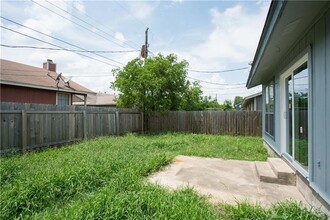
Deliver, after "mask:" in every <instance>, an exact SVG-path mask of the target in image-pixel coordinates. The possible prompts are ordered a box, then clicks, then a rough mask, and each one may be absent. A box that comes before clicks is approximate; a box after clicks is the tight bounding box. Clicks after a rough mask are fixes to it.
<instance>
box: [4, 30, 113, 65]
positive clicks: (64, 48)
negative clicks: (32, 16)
mask: <svg viewBox="0 0 330 220" xmlns="http://www.w3.org/2000/svg"><path fill="white" fill-rule="evenodd" d="M0 27H1V28H3V29H6V30H8V31H11V32H14V33H17V34H20V35H22V36H25V37H28V38H31V39H34V40H37V41H40V42H42V43H45V44H49V45H51V46H54V47H58V48H62V49H66V48H64V47H61V46H58V45H56V44H53V43H49V42H46V41H44V40H41V39H38V38H35V37H32V36H30V35H27V34H24V33H22V32H19V31H15V30H13V29H10V28H7V27H4V26H2V25H0ZM73 53H76V54H78V55H80V56H84V57H87V58H90V59H93V60H96V61H98V62H101V63H104V64H107V65H109V66H113V67H117V68H119V66H116V65H113V64H111V63H108V62H105V61H102V60H98V59H96V58H94V57H90V56H88V55H86V54H82V53H79V52H73Z"/></svg>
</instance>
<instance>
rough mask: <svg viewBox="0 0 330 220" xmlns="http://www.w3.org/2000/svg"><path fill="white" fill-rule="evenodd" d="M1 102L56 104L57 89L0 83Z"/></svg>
mask: <svg viewBox="0 0 330 220" xmlns="http://www.w3.org/2000/svg"><path fill="white" fill-rule="evenodd" d="M0 91H1V93H0V101H1V102H20V103H40V104H54V105H55V104H56V91H51V90H46V89H35V88H27V87H22V86H13V85H4V84H0Z"/></svg>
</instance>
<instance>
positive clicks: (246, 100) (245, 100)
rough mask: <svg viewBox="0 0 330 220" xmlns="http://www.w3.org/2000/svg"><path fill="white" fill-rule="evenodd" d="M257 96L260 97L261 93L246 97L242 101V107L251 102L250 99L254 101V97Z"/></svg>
mask: <svg viewBox="0 0 330 220" xmlns="http://www.w3.org/2000/svg"><path fill="white" fill-rule="evenodd" d="M259 96H262V92H258V93H255V94H252V95H249V96H246V97H245V98H244V99H243V102H242V107H245V106H246V105H247V104H248V103H249V102H251V101H252V99H254V98H256V97H259Z"/></svg>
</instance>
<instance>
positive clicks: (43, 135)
mask: <svg viewBox="0 0 330 220" xmlns="http://www.w3.org/2000/svg"><path fill="white" fill-rule="evenodd" d="M0 116H1V118H0V121H1V140H0V144H1V146H0V152H1V153H4V152H8V151H21V150H23V151H25V150H30V149H33V148H37V147H43V146H50V145H58V144H62V143H66V142H70V141H76V140H81V139H87V138H92V137H96V136H104V135H115V134H124V133H127V132H136V131H138V132H139V131H142V127H143V125H142V124H143V122H142V120H143V118H142V113H141V112H139V111H136V110H131V109H115V108H105V107H104V108H99V107H82V106H55V105H37V104H17V103H1V114H0Z"/></svg>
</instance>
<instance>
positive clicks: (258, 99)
mask: <svg viewBox="0 0 330 220" xmlns="http://www.w3.org/2000/svg"><path fill="white" fill-rule="evenodd" d="M241 110H245V111H260V112H261V111H262V92H258V93H256V94H253V95H250V96H247V97H245V98H244V99H243V103H242V106H241Z"/></svg>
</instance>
